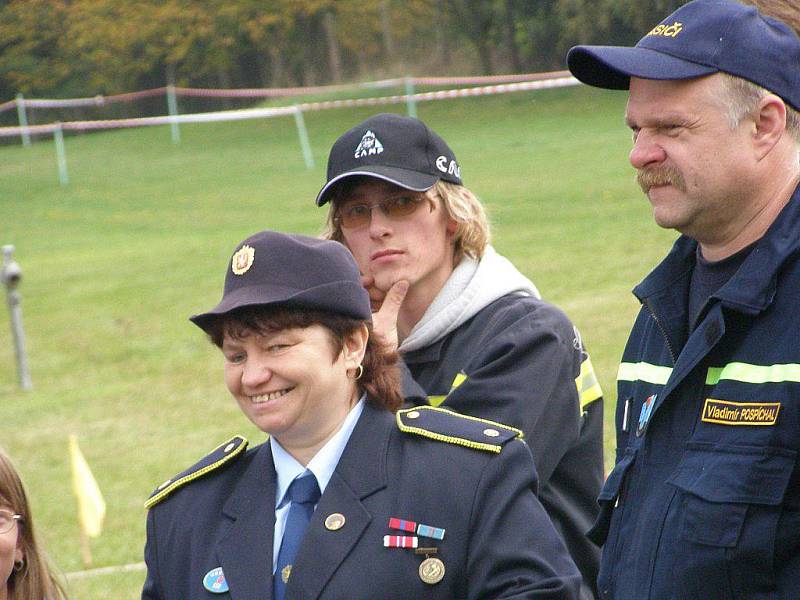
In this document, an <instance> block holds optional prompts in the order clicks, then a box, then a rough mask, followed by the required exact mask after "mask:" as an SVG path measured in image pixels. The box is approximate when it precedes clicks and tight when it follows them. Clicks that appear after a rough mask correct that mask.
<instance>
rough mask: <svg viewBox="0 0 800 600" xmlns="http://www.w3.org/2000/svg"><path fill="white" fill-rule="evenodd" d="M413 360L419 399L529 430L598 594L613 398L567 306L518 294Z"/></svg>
mask: <svg viewBox="0 0 800 600" xmlns="http://www.w3.org/2000/svg"><path fill="white" fill-rule="evenodd" d="M403 360H404V362H405V364H406V365H407V366H408V370H409V371H410V375H411V377H406V378H405V379H404V382H403V384H404V393H405V395H406V397H407V399H408V403H409V404H414V403H419V402H424V403H427V402H430V403H431V404H434V405H438V404H441V405H442V406H443V407H446V408H450V409H453V410H455V411H458V412H460V413H462V414H467V415H474V416H477V417H482V418H487V419H493V420H496V421H500V422H502V423H507V424H508V425H511V426H513V427H517V428H519V429H521V430H522V431H523V432H524V434H525V439H526V440H527V442H528V444H529V446H530V448H531V451H532V452H533V458H534V462H535V463H536V470H537V472H538V474H539V483H540V489H539V498H540V500H541V502H542V504H543V505H544V507H545V509H546V510H547V513H548V514H549V515H550V517H551V518H552V520H553V523H554V524H555V526H556V529H557V530H558V531H559V533H561V535H562V537H563V539H564V540H565V542H566V545H567V548H568V549H569V551H570V555H571V556H572V558H573V560H574V561H575V562H576V564H577V565H578V568H579V569H580V570H581V572H582V574H583V578H584V582H585V585H584V590H583V593H582V596H581V597H582V598H592V597H594V596H593V592H592V591H591V590H593V589H594V583H595V581H596V578H597V569H598V564H599V561H600V549H599V548H598V547H597V546H596V545H595V544H594V543H593V542H592V541H590V540H589V539H588V538H587V537H586V532H587V531H588V530H589V528H590V527H591V525H592V523H593V522H594V520H595V518H596V517H597V513H598V505H597V495H598V494H599V492H600V488H601V487H602V483H603V399H602V397H601V392H600V387H599V385H598V384H597V379H596V377H595V375H594V371H593V370H592V368H591V362H590V361H589V359H588V356H587V355H586V353H585V352H584V350H583V345H582V343H581V339H580V336H579V335H578V334H577V331H576V329H575V328H574V327H573V326H572V324H571V323H570V321H569V319H568V318H567V317H566V315H564V313H563V312H561V311H560V310H559V309H557V308H556V307H554V306H553V305H551V304H548V303H547V302H543V301H542V300H539V299H536V298H534V297H531V296H521V295H513V294H509V295H507V296H503V297H502V298H500V299H498V300H496V301H494V302H493V303H491V304H489V305H488V306H486V307H485V308H484V309H482V310H481V311H480V312H478V313H477V314H476V315H475V316H474V317H473V318H472V319H470V320H469V321H467V322H466V323H464V324H463V325H461V326H460V327H458V328H457V329H456V330H455V331H453V332H452V333H450V334H448V335H446V336H445V337H443V338H442V339H440V340H438V341H437V342H435V343H433V344H431V345H429V346H427V347H425V348H422V349H420V350H416V351H413V352H408V353H405V354H404V355H403ZM412 378H413V379H412Z"/></svg>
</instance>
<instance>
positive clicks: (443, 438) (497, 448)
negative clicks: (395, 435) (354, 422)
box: [395, 406, 523, 454]
mask: <svg viewBox="0 0 800 600" xmlns="http://www.w3.org/2000/svg"><path fill="white" fill-rule="evenodd" d="M414 410H417V411H419V410H432V411H435V412H441V413H446V414H448V415H453V416H456V417H459V418H461V419H468V420H470V421H477V422H479V423H483V424H485V425H491V426H493V427H500V428H502V429H507V430H509V431H513V432H514V433H515V434H516V438H515V439H519V440H521V439H523V433H522V430H520V429H517V428H516V427H509V426H508V425H503V424H502V423H498V422H497V421H490V420H489V419H481V418H479V417H472V416H470V415H462V414H461V413H457V412H453V411H452V410H447V409H445V408H436V407H433V406H416V407H414V408H405V409H402V410H398V411H397V413H396V414H395V420H396V421H397V426H398V427H399V428H400V431H403V432H405V433H416V434H417V435H421V436H423V437H426V438H430V439H432V440H437V441H439V442H447V443H448V444H456V445H458V446H465V447H467V448H472V449H473V450H484V451H486V452H494V453H495V454H500V452H501V451H502V449H503V446H501V445H498V444H487V443H486V442H476V441H473V440H467V439H464V438H460V437H455V436H451V435H444V434H442V433H436V432H435V431H429V430H427V429H422V428H421V427H411V426H408V425H406V424H405V423H403V421H402V420H401V419H400V417H401V415H404V414H407V413H409V412H411V411H414Z"/></svg>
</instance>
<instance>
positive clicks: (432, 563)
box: [419, 558, 444, 585]
mask: <svg viewBox="0 0 800 600" xmlns="http://www.w3.org/2000/svg"><path fill="white" fill-rule="evenodd" d="M419 578H420V579H422V581H424V582H425V583H427V584H428V585H435V584H437V583H439V582H440V581H441V580H442V579H443V578H444V563H443V562H442V561H441V560H439V559H438V558H426V559H425V560H423V561H422V563H421V564H420V565H419Z"/></svg>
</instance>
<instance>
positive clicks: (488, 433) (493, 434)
mask: <svg viewBox="0 0 800 600" xmlns="http://www.w3.org/2000/svg"><path fill="white" fill-rule="evenodd" d="M483 435H485V436H486V437H497V436H498V435H500V432H499V431H497V429H484V430H483Z"/></svg>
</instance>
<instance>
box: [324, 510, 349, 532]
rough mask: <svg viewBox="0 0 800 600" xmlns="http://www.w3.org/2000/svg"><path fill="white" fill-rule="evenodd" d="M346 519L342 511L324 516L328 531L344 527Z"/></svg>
mask: <svg viewBox="0 0 800 600" xmlns="http://www.w3.org/2000/svg"><path fill="white" fill-rule="evenodd" d="M345 521H346V519H345V518H344V515H343V514H342V513H333V514H331V515H328V516H327V517H326V518H325V528H326V529H327V530H328V531H339V530H340V529H341V528H342V527H344V523H345Z"/></svg>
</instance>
